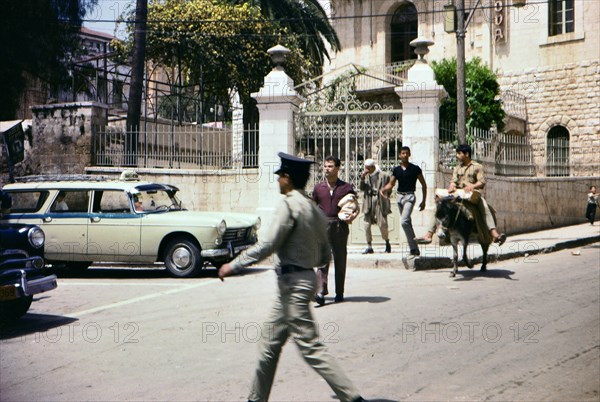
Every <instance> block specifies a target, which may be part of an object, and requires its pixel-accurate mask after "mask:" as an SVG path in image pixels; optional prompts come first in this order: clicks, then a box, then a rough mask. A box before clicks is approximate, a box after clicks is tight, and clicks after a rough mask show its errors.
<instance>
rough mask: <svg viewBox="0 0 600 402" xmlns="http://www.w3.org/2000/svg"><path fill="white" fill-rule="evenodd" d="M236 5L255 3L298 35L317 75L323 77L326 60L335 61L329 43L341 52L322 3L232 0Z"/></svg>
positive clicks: (286, 0)
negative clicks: (329, 49) (330, 53)
mask: <svg viewBox="0 0 600 402" xmlns="http://www.w3.org/2000/svg"><path fill="white" fill-rule="evenodd" d="M230 1H231V3H232V4H240V3H246V2H248V1H250V2H251V4H252V5H255V6H258V7H260V9H261V12H262V14H263V15H264V16H265V17H266V18H268V19H272V20H277V21H278V22H279V23H280V24H281V25H283V26H284V27H286V28H287V29H288V30H289V32H291V33H292V34H294V35H297V36H298V37H299V38H300V43H301V44H302V51H303V52H304V54H305V55H306V57H307V58H308V59H310V60H313V61H314V71H312V72H313V73H315V74H321V72H322V68H323V64H324V62H325V57H327V59H328V60H331V58H330V56H329V51H328V50H327V45H326V43H325V42H327V43H328V44H329V46H330V48H331V50H332V51H334V52H337V51H339V50H340V49H341V45H340V40H339V38H338V36H337V33H336V32H335V30H334V29H333V27H332V26H331V24H330V21H329V19H328V18H327V13H326V12H325V10H324V9H323V7H322V6H321V4H320V3H319V1H318V0H230Z"/></svg>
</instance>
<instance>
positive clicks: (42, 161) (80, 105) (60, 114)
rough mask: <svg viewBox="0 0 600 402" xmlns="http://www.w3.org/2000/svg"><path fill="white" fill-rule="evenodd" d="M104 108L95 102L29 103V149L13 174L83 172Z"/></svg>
mask: <svg viewBox="0 0 600 402" xmlns="http://www.w3.org/2000/svg"><path fill="white" fill-rule="evenodd" d="M106 110H107V107H106V106H104V105H102V104H98V103H95V102H77V103H61V104H53V105H43V106H34V107H32V108H31V111H32V114H33V118H32V133H33V134H32V144H31V148H32V151H31V152H27V153H26V155H25V160H24V161H23V162H21V163H19V164H18V165H17V166H15V176H23V175H38V174H52V173H62V174H80V173H82V172H83V171H84V170H85V168H86V167H87V166H90V165H91V163H92V145H91V144H92V138H93V135H94V134H95V133H97V132H98V131H99V129H100V127H104V126H105V125H106Z"/></svg>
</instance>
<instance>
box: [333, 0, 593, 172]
mask: <svg viewBox="0 0 600 402" xmlns="http://www.w3.org/2000/svg"><path fill="white" fill-rule="evenodd" d="M464 2H465V10H464V12H465V20H466V21H469V22H468V26H467V29H466V37H465V54H466V59H467V60H469V59H471V58H474V57H479V58H481V59H482V61H483V62H484V63H485V64H486V65H488V66H489V67H490V68H491V69H492V71H494V72H495V73H496V74H497V76H498V81H499V83H500V86H501V90H502V93H503V96H502V98H503V101H504V107H505V111H506V112H507V115H508V116H509V121H508V122H507V128H506V130H510V131H512V132H513V133H517V134H519V133H520V134H522V135H524V136H526V137H527V139H528V142H529V144H530V146H531V150H532V156H533V161H534V163H535V166H536V175H537V176H589V175H598V173H599V172H600V151H599V150H600V64H599V61H600V3H599V2H597V1H584V0H464ZM324 6H325V8H326V9H328V10H329V13H330V16H331V19H332V23H333V26H334V28H335V29H336V31H337V33H338V35H339V37H340V41H341V44H342V50H341V51H340V52H338V53H337V54H336V55H335V56H334V58H333V59H332V63H331V66H329V67H330V68H331V69H335V68H339V67H340V66H344V65H346V64H348V63H355V64H358V65H360V66H362V67H365V68H368V69H369V70H373V71H387V72H392V73H393V71H394V69H395V66H399V65H401V64H402V63H404V62H406V61H407V60H410V59H414V58H416V55H414V52H413V51H412V47H411V46H410V42H411V41H412V40H413V39H415V38H416V37H424V38H427V39H430V40H432V41H434V42H435V44H434V45H433V46H432V47H430V53H429V54H428V55H427V59H428V60H434V61H435V60H441V59H450V58H452V57H456V54H457V46H456V34H455V32H454V26H453V24H452V18H450V17H449V16H450V15H452V12H453V2H452V0H376V1H363V0H337V1H329V2H324ZM454 11H455V12H459V11H458V10H456V7H454ZM379 92H381V91H379ZM383 95H384V94H383V93H381V94H380V96H383ZM515 99H517V100H524V108H523V107H518V108H515V107H514V105H515V104H516V103H515V102H514V100H515ZM517 103H518V102H517ZM520 122H522V124H519V123H520Z"/></svg>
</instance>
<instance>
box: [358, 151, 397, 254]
mask: <svg viewBox="0 0 600 402" xmlns="http://www.w3.org/2000/svg"><path fill="white" fill-rule="evenodd" d="M360 179H361V181H360V185H359V188H360V190H361V191H362V192H363V193H364V200H363V207H362V212H363V214H364V215H363V216H364V221H365V222H364V223H365V226H364V228H365V237H366V240H367V248H366V249H365V251H363V254H373V246H372V244H371V243H372V242H373V234H372V232H371V225H377V226H378V227H379V231H380V232H381V237H382V238H383V240H385V252H386V253H391V252H392V246H391V245H390V237H389V230H388V220H387V216H388V215H389V214H390V213H391V212H392V207H391V203H390V199H389V198H388V197H383V196H382V195H381V194H380V193H379V191H381V189H383V188H384V187H385V185H386V184H387V183H388V182H389V181H390V175H389V174H388V173H385V172H382V171H381V169H379V166H377V165H376V164H375V161H374V160H373V159H367V160H365V170H364V171H363V172H362V173H361V175H360Z"/></svg>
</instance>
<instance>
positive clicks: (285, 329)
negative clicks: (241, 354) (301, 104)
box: [219, 152, 364, 402]
mask: <svg viewBox="0 0 600 402" xmlns="http://www.w3.org/2000/svg"><path fill="white" fill-rule="evenodd" d="M279 157H280V158H281V167H280V168H279V169H278V170H277V171H276V172H275V174H277V175H279V178H278V182H279V190H280V192H281V194H283V195H284V199H283V200H282V201H281V203H280V204H279V205H278V207H277V209H276V212H275V218H274V221H273V224H272V225H271V227H270V229H269V233H268V234H267V235H266V237H265V238H264V239H261V240H260V241H259V242H258V243H257V244H255V245H254V246H252V247H250V248H249V249H247V250H246V251H245V252H243V253H242V254H240V255H239V256H238V257H237V258H235V259H234V260H233V261H232V262H231V263H229V264H225V265H223V266H222V267H221V269H220V270H219V278H221V280H223V279H224V278H225V277H227V276H230V275H232V274H234V273H237V272H239V271H240V270H241V269H242V268H243V267H247V266H249V265H252V264H254V263H257V262H259V261H261V260H263V259H265V258H267V257H268V256H270V255H271V254H275V259H274V265H275V270H276V271H277V282H278V286H279V294H278V296H277V300H276V302H275V305H274V306H273V310H272V312H271V315H270V317H269V319H268V320H267V323H266V324H265V329H264V330H263V331H262V337H261V341H260V346H259V350H260V357H259V360H258V366H257V368H256V372H255V375H254V380H253V382H252V388H251V391H250V395H249V397H248V399H249V400H250V401H267V400H268V399H269V394H270V392H271V387H272V385H273V379H274V377H275V370H276V368H277V361H278V360H279V354H280V353H281V349H282V347H283V345H284V344H285V342H286V341H287V339H288V338H289V337H290V336H292V337H293V338H294V341H295V343H296V345H297V346H298V348H299V349H300V352H301V353H302V355H303V356H304V359H305V360H306V361H307V362H308V364H310V365H311V366H312V368H313V369H315V370H316V371H317V372H318V373H319V374H320V375H321V376H322V377H323V378H324V379H325V381H327V383H328V384H329V386H330V387H331V389H332V390H333V391H334V392H335V394H336V395H337V397H338V398H339V400H340V401H342V402H346V401H364V399H362V398H361V396H360V394H359V392H358V390H357V389H356V388H355V387H354V385H353V384H352V382H351V381H350V379H349V378H348V377H347V376H346V375H345V374H344V372H343V371H342V369H341V367H340V366H339V365H338V363H337V361H336V359H335V358H334V357H333V356H332V355H330V354H329V353H328V352H327V349H326V347H325V345H324V344H323V343H322V342H321V341H319V334H318V331H317V328H316V325H315V322H314V320H313V317H312V313H311V310H310V302H311V300H312V299H313V297H314V294H315V287H316V276H315V272H314V270H313V267H316V266H319V265H323V264H327V263H328V262H329V260H330V258H331V250H330V248H329V241H328V239H327V222H326V220H325V217H324V216H323V214H322V213H321V211H320V210H319V209H318V208H317V207H316V206H315V205H314V204H313V203H312V202H311V201H310V199H309V198H308V197H307V196H306V193H305V191H304V187H305V186H306V182H307V181H308V178H309V177H310V166H311V164H312V163H313V162H311V161H308V160H305V159H301V158H297V157H295V156H292V155H288V154H285V153H282V152H280V153H279Z"/></svg>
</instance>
